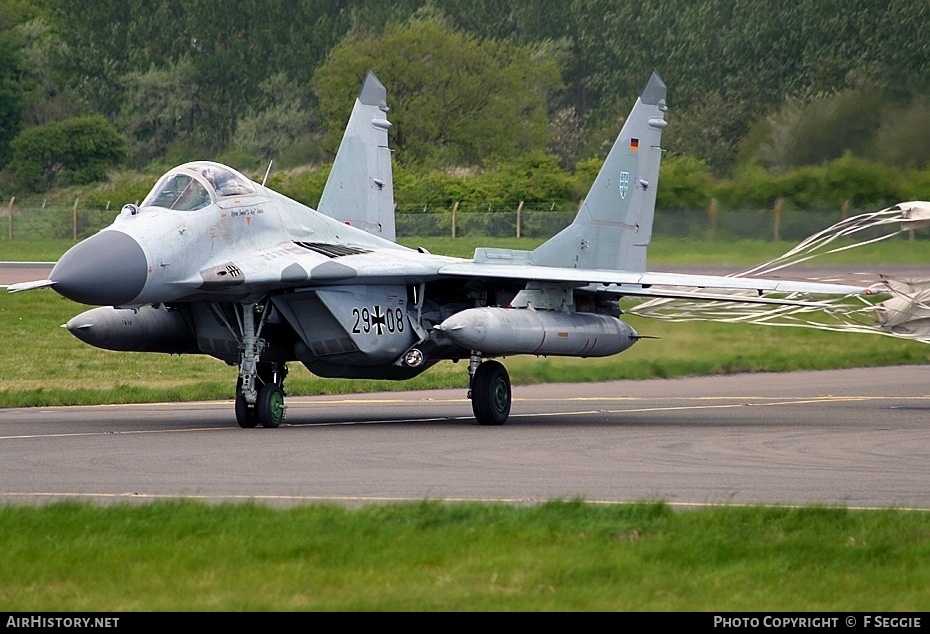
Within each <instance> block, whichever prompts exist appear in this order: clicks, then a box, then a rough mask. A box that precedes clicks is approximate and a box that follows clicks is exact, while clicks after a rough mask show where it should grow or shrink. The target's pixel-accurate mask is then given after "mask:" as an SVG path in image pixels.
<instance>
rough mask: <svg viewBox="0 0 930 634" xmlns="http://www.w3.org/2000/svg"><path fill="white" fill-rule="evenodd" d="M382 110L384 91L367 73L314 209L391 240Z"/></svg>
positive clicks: (388, 170)
mask: <svg viewBox="0 0 930 634" xmlns="http://www.w3.org/2000/svg"><path fill="white" fill-rule="evenodd" d="M387 113H388V107H387V91H386V90H385V88H384V85H383V84H382V83H381V82H380V81H378V78H377V77H375V74H374V73H372V72H371V71H368V74H367V75H365V80H364V82H362V89H361V90H360V91H359V93H358V98H357V99H356V100H355V106H354V107H353V108H352V116H351V117H350V118H349V124H348V125H347V126H346V131H345V135H344V136H343V137H342V143H341V144H340V145H339V151H338V152H337V153H336V160H335V161H334V162H333V169H332V171H331V172H330V174H329V179H328V180H327V181H326V186H325V187H324V188H323V195H322V197H321V198H320V204H319V206H318V208H317V211H319V212H320V213H322V214H325V215H327V216H330V217H331V218H335V219H336V220H339V221H340V222H344V223H346V224H349V225H352V226H353V227H357V228H359V229H363V230H365V231H367V232H368V233H371V234H374V235H376V236H379V237H382V238H385V239H387V240H391V241H392V242H393V241H394V239H395V230H394V181H393V177H392V173H391V150H390V148H389V147H388V128H390V127H391V123H390V122H389V121H388V120H387Z"/></svg>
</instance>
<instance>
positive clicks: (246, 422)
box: [236, 381, 258, 429]
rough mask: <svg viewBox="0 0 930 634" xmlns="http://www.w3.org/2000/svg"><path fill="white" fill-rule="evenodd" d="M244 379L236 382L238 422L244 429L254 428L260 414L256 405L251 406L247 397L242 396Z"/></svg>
mask: <svg viewBox="0 0 930 634" xmlns="http://www.w3.org/2000/svg"><path fill="white" fill-rule="evenodd" d="M241 384H242V381H240V382H239V383H237V384H236V422H237V423H239V427H242V428H243V429H252V428H253V427H255V426H256V425H258V414H257V413H256V410H255V408H254V407H249V404H248V402H247V401H246V400H245V397H244V396H242V388H241Z"/></svg>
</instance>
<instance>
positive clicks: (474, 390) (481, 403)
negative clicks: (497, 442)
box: [471, 361, 510, 425]
mask: <svg viewBox="0 0 930 634" xmlns="http://www.w3.org/2000/svg"><path fill="white" fill-rule="evenodd" d="M471 408H472V411H474V413H475V419H476V420H477V421H478V424H479V425H503V424H504V423H505V422H507V417H508V416H510V376H509V375H508V374H507V369H506V368H505V367H504V366H503V365H501V364H500V363H498V362H497V361H485V362H484V363H482V364H481V365H479V366H478V369H477V370H475V377H474V379H472V384H471Z"/></svg>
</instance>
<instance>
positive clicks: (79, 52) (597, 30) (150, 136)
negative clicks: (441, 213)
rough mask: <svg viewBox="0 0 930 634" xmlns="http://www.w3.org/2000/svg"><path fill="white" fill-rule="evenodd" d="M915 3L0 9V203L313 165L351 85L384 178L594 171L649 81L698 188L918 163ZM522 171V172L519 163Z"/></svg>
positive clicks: (673, 145) (921, 54) (928, 59)
mask: <svg viewBox="0 0 930 634" xmlns="http://www.w3.org/2000/svg"><path fill="white" fill-rule="evenodd" d="M928 23H930V4H928V3H927V2H925V1H923V0H882V1H877V0H794V1H777V2H772V1H771V0H695V1H694V2H687V3H682V2H680V1H677V0H653V1H650V2H643V1H638V2H632V1H626V0H573V1H570V2H565V1H556V0H510V1H505V0H467V1H466V0H397V1H395V2H391V3H385V2H383V0H291V1H287V2H283V1H282V2H265V1H263V0H262V1H260V0H227V1H226V2H222V3H217V2H208V1H206V0H186V1H185V2H179V1H177V0H150V1H147V2H144V3H132V2H125V1H123V0H96V1H95V2H93V3H85V2H78V1H77V0H3V2H2V3H0V169H2V170H3V171H2V173H0V190H6V189H10V190H13V189H14V188H17V187H18V188H23V187H25V188H28V189H31V190H34V191H43V190H47V189H50V188H53V187H56V186H59V185H67V184H80V183H86V182H92V181H93V180H96V179H99V178H100V177H101V175H102V174H106V173H107V172H108V171H110V170H113V169H114V168H118V169H123V170H126V169H134V170H151V171H157V170H161V169H164V168H165V167H168V166H172V165H174V164H177V163H180V162H182V161H184V160H189V159H193V158H214V159H218V160H222V161H225V162H228V163H230V164H232V165H233V166H235V167H238V168H240V169H255V168H258V167H259V166H261V165H263V164H267V162H268V161H269V160H271V159H274V160H275V161H276V164H277V165H279V166H282V167H291V166H298V165H303V164H319V163H325V162H327V161H329V160H331V158H332V155H333V152H334V151H335V148H336V146H337V145H338V139H339V136H340V135H341V133H342V128H343V126H344V125H345V121H346V119H347V117H348V113H349V110H350V109H351V104H352V99H353V97H354V96H355V94H356V92H357V91H358V86H359V82H360V80H361V77H362V76H363V75H364V72H365V71H366V70H368V69H372V70H374V71H375V73H376V74H378V76H379V78H380V79H381V80H382V81H383V82H384V83H385V85H386V86H387V88H388V95H389V103H390V105H391V107H392V112H391V119H392V121H393V122H394V124H395V125H394V127H393V128H392V131H391V134H392V144H393V146H394V148H395V149H396V150H397V152H396V160H397V163H398V165H399V166H400V167H402V168H405V169H412V170H421V171H425V170H435V169H450V168H456V167H466V168H469V169H475V168H477V169H493V168H494V167H495V166H499V165H501V164H503V163H508V164H513V163H514V161H519V160H523V158H522V157H527V156H538V155H540V154H545V155H546V156H549V157H555V158H556V159H557V161H558V164H559V165H560V166H561V168H562V169H563V170H566V171H573V170H575V169H576V167H577V166H579V165H581V164H584V163H585V161H587V160H590V159H596V158H598V157H601V156H603V154H604V152H605V151H606V149H607V147H609V143H610V142H612V140H613V137H614V136H615V135H616V133H617V131H618V130H619V127H620V125H621V124H622V119H623V117H624V116H625V115H626V114H627V112H628V111H629V108H630V106H631V104H632V101H633V99H635V97H636V95H637V94H638V93H639V90H640V88H641V87H642V83H643V82H644V81H645V79H646V77H647V76H648V74H649V71H650V70H651V69H653V68H655V69H657V70H658V71H659V73H660V74H661V75H662V77H663V79H664V80H665V81H666V83H667V84H668V86H669V106H670V113H669V119H670V125H669V127H668V129H667V132H666V135H665V137H664V139H663V145H664V146H665V147H666V149H668V150H669V151H670V153H671V154H672V155H677V156H687V157H689V158H690V159H693V160H696V161H698V162H699V164H700V165H701V169H702V170H704V171H706V172H707V173H708V174H710V176H711V177H712V178H721V177H727V178H733V177H735V175H737V174H738V173H739V172H740V170H747V169H755V168H761V169H765V170H768V171H769V172H772V173H779V172H784V171H785V170H788V169H790V168H797V167H800V166H812V165H820V164H822V163H824V162H825V161H834V160H838V159H840V158H841V157H843V156H844V154H847V153H852V154H853V155H855V156H857V157H860V158H863V159H867V160H871V161H875V162H878V163H881V164H884V165H893V166H900V167H908V168H921V167H924V166H926V164H927V161H928V159H930V101H928V100H927V96H928V95H930V84H928V77H930V73H928V71H930V47H928V46H927V45H926V43H925V42H924V41H923V39H922V38H920V37H919V36H918V35H917V33H916V31H915V25H920V24H928ZM530 162H532V161H530Z"/></svg>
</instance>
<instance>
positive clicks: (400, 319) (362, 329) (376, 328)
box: [352, 305, 404, 335]
mask: <svg viewBox="0 0 930 634" xmlns="http://www.w3.org/2000/svg"><path fill="white" fill-rule="evenodd" d="M352 319H353V320H354V322H355V323H354V325H353V326H352V334H353V335H360V334H363V333H364V334H369V333H374V334H376V335H383V334H386V333H387V334H393V333H395V332H404V311H403V309H401V308H399V307H398V308H390V307H389V308H388V309H387V310H384V309H382V307H381V306H379V305H375V306H372V307H371V308H370V309H369V308H368V307H367V306H365V307H362V308H358V307H355V308H353V309H352Z"/></svg>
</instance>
